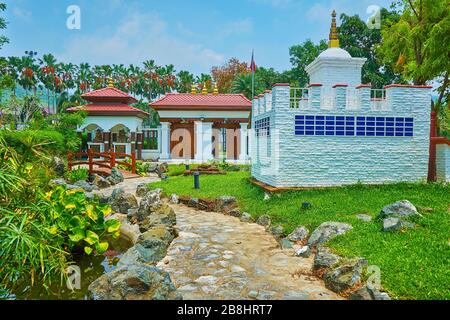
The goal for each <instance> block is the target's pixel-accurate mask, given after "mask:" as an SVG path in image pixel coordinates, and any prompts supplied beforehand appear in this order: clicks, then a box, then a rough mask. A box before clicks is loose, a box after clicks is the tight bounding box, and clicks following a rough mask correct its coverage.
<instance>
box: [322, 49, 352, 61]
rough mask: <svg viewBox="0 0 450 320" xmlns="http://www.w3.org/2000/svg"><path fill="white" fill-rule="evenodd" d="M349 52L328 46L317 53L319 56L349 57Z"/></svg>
mask: <svg viewBox="0 0 450 320" xmlns="http://www.w3.org/2000/svg"><path fill="white" fill-rule="evenodd" d="M351 57H352V56H351V55H350V53H348V52H347V51H345V50H344V49H341V48H328V49H327V50H325V51H324V52H322V53H321V54H320V55H319V58H341V59H342V58H346V59H348V58H351Z"/></svg>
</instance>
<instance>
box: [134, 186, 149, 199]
mask: <svg viewBox="0 0 450 320" xmlns="http://www.w3.org/2000/svg"><path fill="white" fill-rule="evenodd" d="M149 192H150V189H149V188H148V184H146V183H141V184H140V185H138V186H137V188H136V197H139V198H143V197H145V196H146V195H147V193H149Z"/></svg>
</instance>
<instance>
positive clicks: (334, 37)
mask: <svg viewBox="0 0 450 320" xmlns="http://www.w3.org/2000/svg"><path fill="white" fill-rule="evenodd" d="M331 17H332V19H331V30H330V41H329V42H328V47H329V48H339V37H338V32H337V26H336V10H333V13H332V14H331Z"/></svg>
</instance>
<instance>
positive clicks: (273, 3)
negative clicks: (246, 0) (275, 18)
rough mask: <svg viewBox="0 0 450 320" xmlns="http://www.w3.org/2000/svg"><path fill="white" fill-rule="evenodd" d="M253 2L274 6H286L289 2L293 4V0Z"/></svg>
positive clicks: (255, 0)
mask: <svg viewBox="0 0 450 320" xmlns="http://www.w3.org/2000/svg"><path fill="white" fill-rule="evenodd" d="M252 1H253V2H256V3H259V4H266V5H271V6H273V7H285V6H286V5H288V4H291V3H292V2H293V1H292V0H252Z"/></svg>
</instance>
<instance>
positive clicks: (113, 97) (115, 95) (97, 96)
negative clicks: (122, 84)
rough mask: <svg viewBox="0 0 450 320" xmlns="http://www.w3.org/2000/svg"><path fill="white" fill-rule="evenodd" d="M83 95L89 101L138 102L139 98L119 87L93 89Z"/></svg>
mask: <svg viewBox="0 0 450 320" xmlns="http://www.w3.org/2000/svg"><path fill="white" fill-rule="evenodd" d="M81 97H82V98H83V99H85V100H87V101H92V102H94V101H100V100H102V101H122V102H125V103H133V102H137V100H136V99H135V98H134V97H132V96H130V95H129V94H127V93H125V92H123V91H121V90H119V89H117V88H109V87H108V88H103V89H99V90H95V91H91V92H88V93H85V94H83V95H81Z"/></svg>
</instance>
